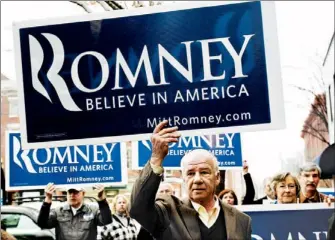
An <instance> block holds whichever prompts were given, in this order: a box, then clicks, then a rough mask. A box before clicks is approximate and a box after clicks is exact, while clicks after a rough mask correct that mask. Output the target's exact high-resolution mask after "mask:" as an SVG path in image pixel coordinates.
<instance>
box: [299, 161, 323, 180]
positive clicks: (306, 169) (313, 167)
mask: <svg viewBox="0 0 335 240" xmlns="http://www.w3.org/2000/svg"><path fill="white" fill-rule="evenodd" d="M314 170H317V171H318V173H319V177H320V176H321V168H320V167H319V166H318V165H317V164H315V163H312V162H310V163H306V164H305V165H303V166H302V167H301V168H300V174H301V173H302V172H311V171H314Z"/></svg>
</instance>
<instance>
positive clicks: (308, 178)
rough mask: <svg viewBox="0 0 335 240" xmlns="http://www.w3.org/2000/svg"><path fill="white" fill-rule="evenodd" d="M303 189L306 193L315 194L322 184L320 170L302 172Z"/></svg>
mask: <svg viewBox="0 0 335 240" xmlns="http://www.w3.org/2000/svg"><path fill="white" fill-rule="evenodd" d="M300 182H301V188H302V190H303V191H304V192H314V191H316V188H317V186H318V184H319V182H320V177H319V172H318V170H316V169H315V170H312V171H309V172H305V171H302V172H301V174H300Z"/></svg>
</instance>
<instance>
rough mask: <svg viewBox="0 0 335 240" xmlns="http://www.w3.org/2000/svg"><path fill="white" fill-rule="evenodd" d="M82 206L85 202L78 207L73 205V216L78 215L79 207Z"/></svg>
mask: <svg viewBox="0 0 335 240" xmlns="http://www.w3.org/2000/svg"><path fill="white" fill-rule="evenodd" d="M82 206H83V204H81V205H80V206H79V207H77V208H74V207H72V206H71V210H72V213H73V216H75V215H76V213H77V211H78V210H79V208H81V207H82Z"/></svg>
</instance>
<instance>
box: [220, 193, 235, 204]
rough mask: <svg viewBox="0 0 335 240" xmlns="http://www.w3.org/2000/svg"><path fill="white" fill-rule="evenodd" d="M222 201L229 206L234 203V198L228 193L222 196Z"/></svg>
mask: <svg viewBox="0 0 335 240" xmlns="http://www.w3.org/2000/svg"><path fill="white" fill-rule="evenodd" d="M222 201H223V202H225V203H227V204H230V205H234V203H235V201H234V196H233V194H231V193H230V192H228V193H226V194H225V195H223V196H222Z"/></svg>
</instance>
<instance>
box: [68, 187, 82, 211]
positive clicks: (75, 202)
mask: <svg viewBox="0 0 335 240" xmlns="http://www.w3.org/2000/svg"><path fill="white" fill-rule="evenodd" d="M84 196H85V192H83V191H77V190H75V189H70V190H69V191H68V192H67V199H68V200H67V201H68V203H69V204H70V206H72V207H74V208H78V207H79V206H80V205H81V204H82V203H83V201H84Z"/></svg>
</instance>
